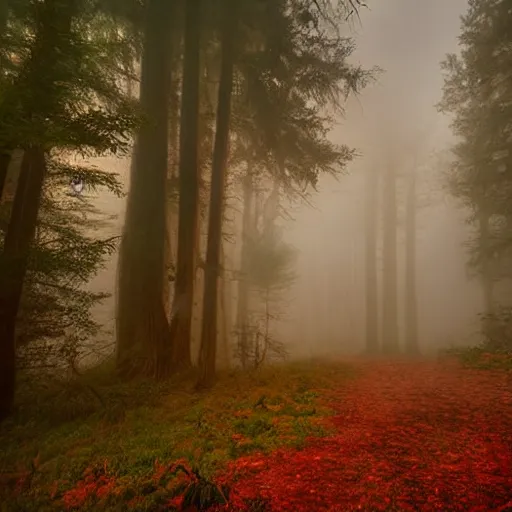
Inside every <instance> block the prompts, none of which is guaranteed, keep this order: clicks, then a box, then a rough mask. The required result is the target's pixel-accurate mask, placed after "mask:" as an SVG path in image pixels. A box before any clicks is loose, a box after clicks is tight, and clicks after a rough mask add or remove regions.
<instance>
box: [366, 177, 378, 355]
mask: <svg viewBox="0 0 512 512" xmlns="http://www.w3.org/2000/svg"><path fill="white" fill-rule="evenodd" d="M378 179H379V176H378V174H377V172H376V169H373V168H368V170H367V181H366V218H365V221H366V254H365V259H366V261H365V264H366V352H367V353H368V354H376V353H377V352H378V351H379V333H378V329H379V312H378V297H377V202H378Z"/></svg>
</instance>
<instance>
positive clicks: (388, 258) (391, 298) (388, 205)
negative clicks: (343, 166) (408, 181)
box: [382, 161, 399, 354]
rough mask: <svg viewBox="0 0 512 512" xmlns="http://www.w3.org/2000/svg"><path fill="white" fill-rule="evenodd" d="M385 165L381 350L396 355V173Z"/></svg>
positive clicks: (390, 164)
mask: <svg viewBox="0 0 512 512" xmlns="http://www.w3.org/2000/svg"><path fill="white" fill-rule="evenodd" d="M394 165H395V162H392V161H390V162H388V163H387V165H386V167H385V172H384V176H383V187H382V188H383V203H382V205H383V221H384V225H383V230H384V232H383V267H382V350H383V352H384V353H386V354H395V353H397V352H398V350H399V340H398V290H397V260H396V223H397V205H396V170H395V168H394Z"/></svg>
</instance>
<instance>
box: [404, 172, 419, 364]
mask: <svg viewBox="0 0 512 512" xmlns="http://www.w3.org/2000/svg"><path fill="white" fill-rule="evenodd" d="M408 185H409V186H408V190H407V207H406V226H405V336H406V339H405V347H406V351H407V353H408V354H409V355H417V354H418V353H419V342H418V295H417V290H416V169H413V170H412V171H411V173H410V175H409V184H408Z"/></svg>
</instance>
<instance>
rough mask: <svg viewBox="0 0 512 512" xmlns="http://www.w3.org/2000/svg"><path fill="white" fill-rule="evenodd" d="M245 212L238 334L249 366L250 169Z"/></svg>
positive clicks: (245, 183)
mask: <svg viewBox="0 0 512 512" xmlns="http://www.w3.org/2000/svg"><path fill="white" fill-rule="evenodd" d="M243 203H244V206H243V214H242V250H241V255H240V272H239V276H238V297H237V302H238V309H237V321H236V332H237V336H238V351H239V355H240V363H241V365H242V368H246V367H247V363H248V357H249V333H248V328H249V325H248V324H249V318H248V316H249V283H248V275H247V274H248V258H249V253H248V251H249V240H250V237H251V233H252V229H253V226H252V224H253V222H252V210H253V205H252V203H253V190H252V177H251V174H250V171H249V169H247V171H246V175H245V177H244V181H243Z"/></svg>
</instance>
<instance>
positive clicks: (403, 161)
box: [88, 0, 482, 356]
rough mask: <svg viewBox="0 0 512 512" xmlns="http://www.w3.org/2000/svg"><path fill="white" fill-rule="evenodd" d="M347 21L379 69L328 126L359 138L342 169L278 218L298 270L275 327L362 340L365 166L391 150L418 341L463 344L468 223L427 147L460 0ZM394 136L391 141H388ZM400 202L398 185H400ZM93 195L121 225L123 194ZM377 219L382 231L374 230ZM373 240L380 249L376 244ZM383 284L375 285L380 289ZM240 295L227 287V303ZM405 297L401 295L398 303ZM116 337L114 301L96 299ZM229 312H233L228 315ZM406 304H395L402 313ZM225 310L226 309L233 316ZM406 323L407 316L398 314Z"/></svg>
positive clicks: (295, 343)
mask: <svg viewBox="0 0 512 512" xmlns="http://www.w3.org/2000/svg"><path fill="white" fill-rule="evenodd" d="M369 7H370V8H369V9H362V10H361V21H360V22H359V21H358V20H357V19H356V18H354V19H353V21H352V27H351V28H352V31H353V32H354V33H353V34H351V35H354V37H355V39H356V43H357V50H356V52H355V54H354V56H353V57H352V62H356V63H359V64H361V65H362V66H363V67H365V68H371V67H373V66H378V67H380V68H382V73H380V74H379V75H378V77H377V80H376V82H375V83H373V84H370V85H369V86H368V87H367V88H366V89H365V90H364V91H363V92H362V93H361V94H360V95H359V96H358V97H352V98H350V99H349V101H348V103H347V105H346V113H345V116H344V118H340V119H339V120H338V126H337V128H336V129H335V130H334V131H333V132H332V134H331V138H332V140H333V142H336V143H342V144H347V145H348V146H350V147H354V148H356V149H357V151H358V153H359V156H358V157H357V158H356V159H355V160H354V161H353V162H352V163H351V164H349V166H348V167H347V174H346V175H344V176H341V177H339V178H338V179H335V178H333V177H323V178H322V179H321V180H320V183H319V185H318V191H316V192H314V193H312V194H311V195H310V197H309V202H310V203H311V204H306V203H303V204H301V205H299V206H297V205H295V206H294V207H293V208H292V211H291V214H292V216H293V220H287V221H282V222H283V223H284V227H285V233H286V241H287V242H289V243H291V244H293V245H294V246H295V247H296V248H297V250H298V262H297V266H296V269H295V270H296V273H297V276H298V278H297V281H296V282H295V284H294V285H293V287H292V288H291V289H290V290H289V292H288V295H287V307H286V310H285V314H284V315H283V317H282V318H281V321H280V323H279V329H278V331H279V337H280V338H281V339H282V340H283V341H284V342H285V343H286V344H287V346H288V349H289V350H290V352H291V354H292V355H295V356H308V355H320V354H327V353H353V352H359V351H361V350H362V349H363V347H364V336H365V325H364V321H365V317H364V314H365V311H364V308H365V303H364V294H365V283H364V279H365V276H364V247H365V245H364V244H365V239H364V208H365V204H364V201H365V190H364V189H365V180H364V172H365V170H366V169H367V168H368V167H369V166H373V167H374V168H379V167H381V166H383V165H385V163H386V162H387V161H388V160H387V159H388V158H389V157H390V151H391V152H392V158H393V159H394V161H395V162H396V165H397V170H398V171H399V172H401V171H410V168H411V166H414V165H415V164H414V158H416V162H417V163H416V170H417V173H418V193H419V197H420V203H421V208H420V209H419V211H418V232H417V292H418V307H419V312H418V315H419V337H420V346H421V349H422V351H424V352H428V351H430V350H435V349H436V348H438V347H441V346H448V345H451V344H454V345H460V344H468V343H470V342H471V341H472V340H474V338H475V336H476V334H475V333H476V330H477V327H478V326H477V321H478V317H477V313H478V312H479V311H480V310H481V301H482V298H481V292H480V288H479V285H478V282H476V281H474V280H470V279H469V278H468V276H467V272H466V260H467V257H466V253H465V250H466V249H465V247H464V243H465V241H466V240H467V239H468V234H469V233H468V228H467V226H466V225H465V223H464V212H462V211H461V210H460V209H459V208H457V205H456V204H455V203H454V202H453V200H452V199H451V198H450V197H449V194H448V193H447V192H446V191H445V190H444V189H443V172H442V171H443V169H442V166H440V165H439V159H438V158H436V157H435V154H437V153H439V152H442V151H443V150H447V149H448V148H449V146H450V144H451V142H453V141H452V138H451V134H450V129H449V119H447V118H446V117H444V116H443V115H441V114H439V113H437V111H436V109H435V104H436V103H437V102H438V101H439V100H440V98H441V87H442V74H441V69H440V61H442V60H443V58H444V56H445V54H446V53H448V52H454V51H457V34H458V33H459V25H460V16H461V15H462V14H463V13H464V12H465V11H466V9H467V2H466V1H464V0H450V1H446V0H429V1H423V2H422V1H419V0H386V1H383V0H380V1H379V0H374V1H372V2H369ZM390 148H392V150H391V149H390ZM100 163H101V165H102V167H104V168H106V169H107V168H108V169H111V170H113V171H115V172H119V173H120V174H121V178H122V181H123V182H125V183H127V172H126V171H127V169H128V165H129V162H128V161H120V160H112V159H108V160H103V161H101V162H100ZM398 189H399V194H398V198H399V199H398V200H399V210H401V203H403V197H402V194H401V192H400V183H399V185H398ZM96 203H97V206H99V207H100V209H102V210H103V211H105V212H107V213H108V214H109V215H117V217H116V219H115V220H113V221H112V223H111V229H110V233H109V234H120V232H121V227H122V219H123V207H124V199H116V198H113V197H112V196H110V195H109V196H108V197H105V196H103V195H100V196H99V197H98V198H97V199H96ZM403 220H404V219H403V215H401V218H400V223H399V224H400V225H399V229H398V255H399V256H398V262H399V264H398V276H399V285H398V286H399V291H400V290H401V289H402V288H403V278H402V276H403V273H404V270H403V261H402V260H403V252H404V251H403V229H402V226H401V224H403ZM381 231H382V230H381V226H379V236H380V237H381V234H382V233H381ZM380 243H381V242H380V241H379V250H380ZM116 265H117V261H116V258H115V257H114V258H112V259H111V260H110V261H108V262H107V264H106V267H105V268H104V269H103V270H102V271H101V272H100V273H99V274H98V275H97V277H96V278H95V279H94V280H93V281H92V282H91V283H89V285H88V286H89V288H90V289H92V290H95V291H109V292H111V293H114V291H115V278H116ZM379 296H380V290H379ZM235 302H236V297H234V298H233V304H232V305H231V306H232V308H233V307H234V305H235ZM402 304H403V298H402V297H399V306H400V307H401V306H402ZM95 316H96V318H97V319H98V320H99V321H100V322H101V323H103V324H104V325H105V327H106V332H105V340H110V342H111V340H112V331H113V329H114V316H115V301H114V298H112V299H111V300H107V301H105V302H104V303H103V304H102V305H100V306H97V307H96V309H95ZM231 316H233V314H232V315H231ZM403 316H404V313H403V311H402V310H400V322H401V323H403ZM232 320H233V319H232ZM402 327H403V326H402Z"/></svg>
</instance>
